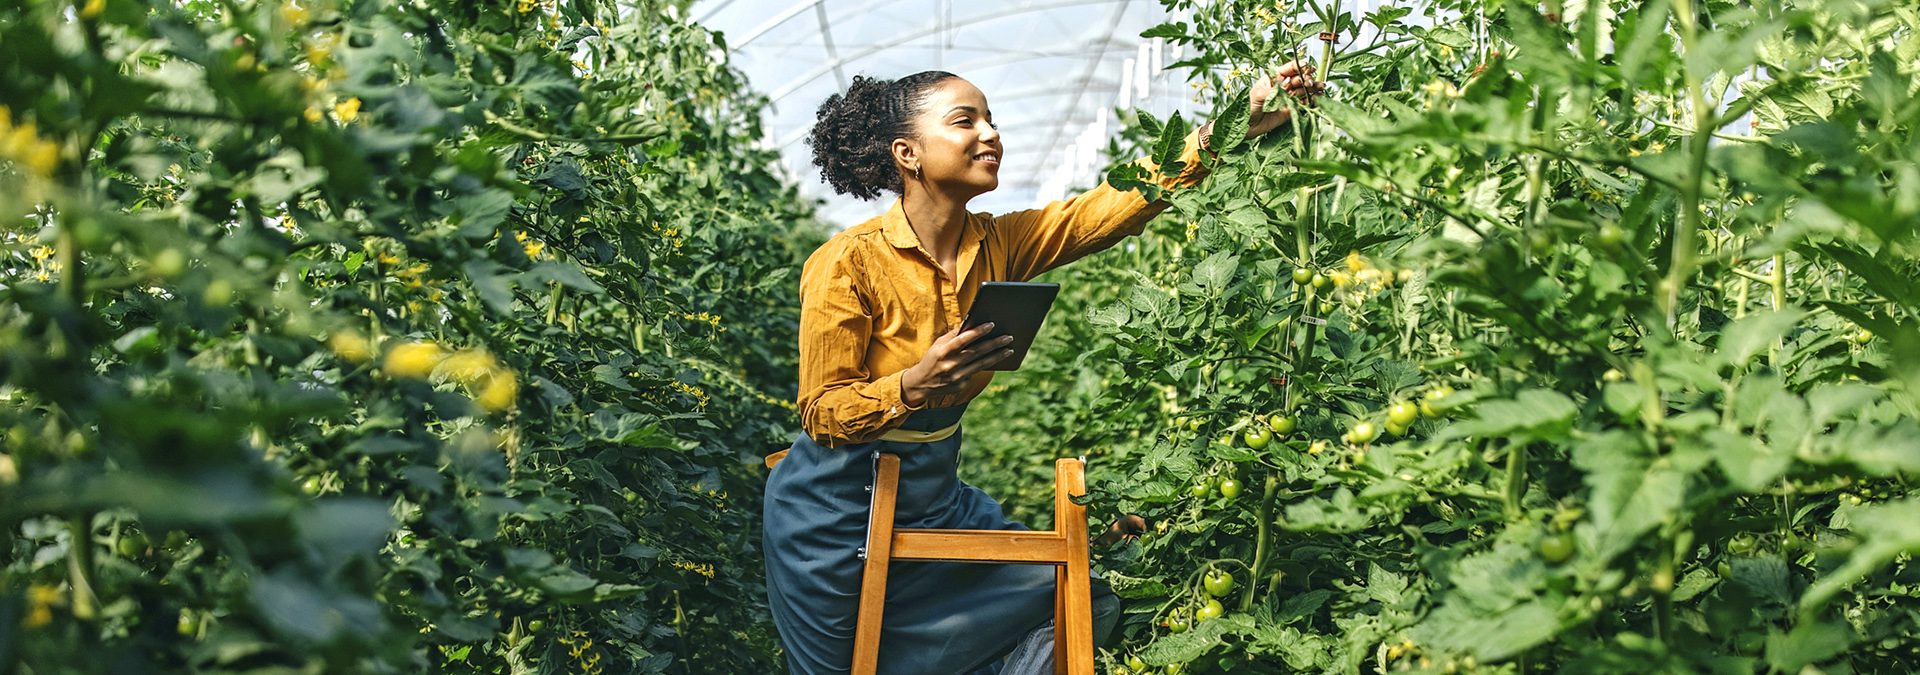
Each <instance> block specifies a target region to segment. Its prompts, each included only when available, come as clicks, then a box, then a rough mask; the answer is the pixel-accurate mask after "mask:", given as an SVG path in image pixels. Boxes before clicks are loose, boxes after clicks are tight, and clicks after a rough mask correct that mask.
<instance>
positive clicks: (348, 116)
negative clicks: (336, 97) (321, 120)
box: [333, 98, 360, 124]
mask: <svg viewBox="0 0 1920 675" xmlns="http://www.w3.org/2000/svg"><path fill="white" fill-rule="evenodd" d="M359 115H360V99H359V98H349V99H347V100H345V101H341V102H339V103H335V104H333V117H334V119H337V120H340V123H341V124H346V123H348V122H352V121H353V118H355V117H358V116H359Z"/></svg>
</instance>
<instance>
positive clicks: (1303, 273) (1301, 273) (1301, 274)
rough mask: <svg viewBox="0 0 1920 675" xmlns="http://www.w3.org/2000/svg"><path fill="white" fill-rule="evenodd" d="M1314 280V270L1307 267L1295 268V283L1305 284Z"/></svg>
mask: <svg viewBox="0 0 1920 675" xmlns="http://www.w3.org/2000/svg"><path fill="white" fill-rule="evenodd" d="M1309 281H1313V270H1310V269H1307V268H1305V267H1295V268H1293V283H1296V284H1304V283H1307V282H1309Z"/></svg>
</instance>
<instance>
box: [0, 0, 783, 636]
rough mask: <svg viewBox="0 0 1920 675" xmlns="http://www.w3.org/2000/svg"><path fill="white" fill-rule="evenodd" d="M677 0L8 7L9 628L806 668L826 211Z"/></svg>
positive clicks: (4, 21) (2, 413) (3, 161)
mask: <svg viewBox="0 0 1920 675" xmlns="http://www.w3.org/2000/svg"><path fill="white" fill-rule="evenodd" d="M683 10H684V8H683V7H681V6H678V5H674V4H667V3H654V2H638V3H622V4H619V5H615V4H613V3H610V2H592V1H586V0H582V1H579V2H565V3H561V4H558V5H556V4H554V3H551V2H539V1H536V0H514V1H509V2H479V3H474V2H427V3H392V2H384V1H382V0H341V1H339V2H300V3H273V2H268V3H258V4H248V3H241V4H235V3H215V2H187V3H175V2H151V3H149V2H141V1H139V0H95V1H93V2H83V3H73V4H69V3H63V2H41V1H36V0H29V1H27V2H16V3H9V4H6V5H4V6H0V106H3V107H0V181H4V185H5V186H6V187H5V189H4V190H3V191H0V211H3V212H4V213H5V214H6V218H7V220H6V223H7V225H6V226H5V228H4V232H3V233H0V238H4V250H5V252H4V254H3V255H4V262H3V263H0V265H4V266H5V268H6V281H5V283H4V287H0V305H3V306H4V309H3V310H0V376H4V389H0V391H4V395H0V398H4V405H0V429H5V438H4V441H3V443H4V453H3V454H0V525H4V527H0V531H4V532H5V533H6V534H5V535H4V536H5V537H6V546H5V550H6V558H5V565H6V567H5V570H4V577H3V579H4V580H3V581H0V659H4V660H5V661H4V662H3V663H0V668H6V669H16V668H17V669H19V670H21V671H22V672H40V673H55V672H102V671H107V670H140V669H149V670H159V671H189V670H191V671H251V670H275V671H284V670H289V669H298V670H304V671H321V670H326V671H343V672H344V671H369V672H394V671H400V670H405V671H419V670H429V669H430V670H436V671H470V672H492V673H504V672H516V673H517V672H560V671H571V672H587V673H600V672H622V673H629V672H630V673H652V672H714V673H739V672H769V671H773V670H777V669H778V668H779V665H778V664H779V663H780V660H781V659H780V658H779V657H778V655H777V650H776V648H775V644H774V640H773V636H772V634H771V633H772V631H771V630H770V627H769V624H768V623H767V620H766V617H765V609H764V604H763V602H762V601H761V598H763V597H764V595H765V593H764V589H763V585H762V581H761V580H760V579H761V573H760V569H761V565H760V562H759V557H758V556H759V551H758V529H757V520H758V514H759V505H758V501H757V495H758V485H759V483H760V481H761V480H762V478H761V476H762V473H761V472H760V471H757V470H756V469H755V468H754V464H755V463H757V461H758V458H759V455H760V454H762V453H763V452H764V451H765V450H767V449H768V447H769V446H772V445H774V444H776V443H778V442H780V441H781V440H783V439H784V438H786V437H787V436H788V435H790V434H791V433H792V430H793V419H792V414H791V404H790V403H789V402H790V401H791V400H792V399H793V397H794V393H795V392H794V390H793V387H794V383H793V374H794V373H793V363H794V354H793V351H792V345H793V344H794V341H793V340H792V338H791V335H792V331H793V329H794V324H795V318H794V317H795V307H796V305H797V302H796V301H795V297H794V292H793V288H792V286H793V284H792V283H791V282H792V276H791V272H790V270H792V269H793V268H794V267H796V266H797V265H798V263H799V261H800V260H801V259H802V258H803V257H804V255H805V254H806V252H808V251H810V250H811V249H812V247H813V246H814V245H815V244H817V243H818V241H819V236H820V235H819V234H818V230H817V229H816V227H815V226H814V225H813V224H812V222H811V220H810V212H809V211H808V210H807V208H806V207H805V206H804V204H803V203H802V202H801V201H800V200H798V199H797V198H796V197H795V195H794V194H793V193H792V192H791V191H790V190H788V189H786V188H784V187H783V186H782V185H781V184H780V183H779V181H778V180H777V179H776V178H775V177H774V176H773V175H771V174H770V173H769V172H768V171H767V169H766V167H767V166H768V165H769V162H770V160H771V159H772V155H771V153H768V152H766V151H763V150H755V149H752V145H753V143H755V142H756V141H757V139H758V137H759V130H758V126H757V124H758V123H757V110H758V106H759V100H758V99H756V98H754V97H752V96H749V95H746V94H745V93H744V88H743V84H742V82H741V81H740V80H739V78H738V76H737V74H736V73H735V72H733V71H732V70H730V69H729V68H728V67H727V66H726V64H725V63H724V62H722V61H717V60H716V58H717V56H716V55H719V54H724V49H723V45H722V44H721V43H720V42H719V40H718V39H717V38H716V37H714V36H712V35H710V34H708V33H707V32H705V31H704V30H703V29H700V28H698V27H696V26H692V25H690V24H689V23H687V22H685V21H684V20H683V19H682V18H681V17H680V13H681V12H682V11H683Z"/></svg>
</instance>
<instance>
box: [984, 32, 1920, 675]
mask: <svg viewBox="0 0 1920 675" xmlns="http://www.w3.org/2000/svg"><path fill="white" fill-rule="evenodd" d="M1170 4H1171V5H1173V6H1174V7H1175V8H1178V9H1183V10H1187V11H1189V12H1190V17H1191V18H1190V20H1188V21H1185V22H1181V23H1174V24H1168V25H1165V26H1161V27H1158V28H1155V29H1153V30H1152V31H1150V32H1149V34H1150V35H1154V36H1158V37H1163V38H1167V39H1171V40H1177V41H1182V42H1185V43H1187V44H1190V45H1193V46H1197V47H1199V48H1200V49H1201V56H1199V57H1198V58H1197V59H1195V60H1193V61H1191V62H1189V64H1188V65H1194V66H1199V68H1197V69H1196V72H1197V73H1199V75H1197V76H1196V77H1197V82H1196V85H1198V86H1197V87H1196V89H1197V90H1199V91H1202V92H1203V93H1205V92H1224V93H1227V94H1231V95H1222V96H1218V97H1216V98H1217V100H1219V101H1221V103H1220V104H1219V106H1220V107H1219V110H1218V111H1217V116H1218V117H1220V118H1223V119H1227V120H1231V118H1233V117H1234V116H1236V115H1239V114H1243V113H1241V112H1240V111H1236V110H1233V104H1231V103H1228V102H1229V101H1232V100H1234V99H1235V98H1237V97H1238V96H1241V95H1244V91H1245V90H1244V89H1235V87H1244V86H1246V83H1247V82H1248V81H1249V80H1250V79H1251V77H1252V75H1253V74H1254V73H1256V72H1258V71H1259V70H1260V69H1263V68H1268V67H1271V66H1273V65H1274V64H1276V63H1278V62H1281V61H1284V60H1286V59H1290V58H1296V57H1300V56H1305V57H1307V58H1310V59H1312V60H1313V61H1314V62H1315V63H1316V65H1318V66H1319V67H1320V69H1321V72H1322V73H1323V74H1324V76H1326V77H1327V78H1328V79H1329V80H1330V82H1332V83H1333V84H1334V93H1333V94H1332V95H1330V96H1329V97H1327V98H1325V99H1323V100H1321V101H1319V102H1318V104H1317V105H1315V106H1314V107H1312V108H1310V109H1307V110H1303V111H1301V114H1299V115H1298V116H1297V118H1298V123H1297V124H1295V125H1293V126H1292V127H1291V128H1289V129H1284V130H1283V131H1282V132H1280V133H1277V134H1274V135H1272V136H1269V137H1267V138H1265V139H1262V140H1260V141H1258V142H1255V143H1250V144H1248V145H1246V146H1243V147H1241V148H1238V149H1234V150H1230V151H1228V152H1226V153H1225V154H1223V156H1222V157H1221V158H1220V159H1219V161H1218V163H1217V165H1216V166H1215V167H1214V170H1213V174H1212V177H1211V178H1210V179H1209V180H1208V182H1207V183H1205V184H1203V185H1201V186H1199V187H1197V188H1194V189H1189V190H1183V191H1178V192H1175V193H1174V194H1173V195H1172V196H1171V199H1172V201H1173V204H1174V207H1173V209H1172V210H1170V211H1168V212H1167V214H1166V215H1165V216H1163V217H1162V218H1160V219H1159V220H1158V221H1156V224H1155V225H1154V226H1153V227H1152V228H1151V231H1150V232H1149V234H1147V235H1146V236H1144V237H1142V238H1141V239H1140V240H1138V241H1136V242H1130V243H1129V244H1128V245H1126V247H1125V248H1124V249H1123V250H1120V251H1115V252H1110V253H1106V254H1103V255H1102V256H1100V257H1096V258H1093V259H1090V260H1089V261H1088V262H1086V263H1083V264H1082V265H1080V266H1079V268H1078V269H1069V270H1063V271H1062V272H1059V273H1056V280H1060V281H1063V282H1065V283H1066V284H1067V285H1068V287H1069V288H1070V289H1071V290H1070V291H1069V292H1068V293H1067V294H1066V296H1065V297H1063V301H1062V304H1063V305H1064V307H1063V308H1062V309H1066V310H1069V311H1072V312H1075V315H1074V316H1072V317H1071V318H1070V319H1069V320H1068V321H1064V322H1060V323H1059V324H1057V325H1056V326H1054V328H1053V330H1054V331H1055V332H1054V335H1053V336H1052V337H1051V338H1050V339H1049V340H1047V341H1044V342H1043V343H1042V344H1043V345H1051V347H1050V348H1043V349H1042V350H1041V351H1040V352H1039V353H1037V354H1036V355H1035V357H1034V358H1030V359H1029V361H1028V364H1029V368H1030V370H1026V371H1022V372H1020V373H1015V374H1012V376H1011V377H1008V378H1006V379H1005V380H1002V381H1001V382H998V383H996V389H998V392H997V393H998V395H999V396H1001V397H1002V398H1001V399H999V400H997V401H996V400H992V399H989V400H987V401H983V402H982V404H981V407H982V408H983V410H985V411H986V412H989V413H990V414H992V413H994V411H996V410H998V408H999V407H1005V408H1007V409H1009V410H1020V411H1023V412H1024V411H1044V412H1040V413H1038V414H1037V415H1034V416H1033V417H1032V419H1027V420H1021V421H1019V422H1017V423H1013V424H1003V425H995V426H994V427H993V428H988V425H975V426H976V428H973V429H970V436H969V438H970V441H971V442H972V443H973V444H974V447H977V448H979V449H980V451H981V452H984V453H986V454H988V455H989V456H990V457H991V458H992V459H991V460H987V461H978V462H973V463H970V464H969V465H968V466H969V471H970V472H972V477H973V478H974V479H975V480H976V481H978V482H980V483H982V484H984V485H986V486H987V488H988V489H989V491H990V492H994V493H995V494H1008V495H1017V496H1019V497H1018V503H1017V506H1016V507H1015V508H1016V509H1017V512H1018V513H1020V514H1023V515H1024V516H1026V517H1039V514H1042V513H1044V512H1045V511H1044V507H1043V506H1041V504H1042V502H1040V501H1039V500H1037V499H1035V498H1034V497H1035V496H1036V495H1035V494H1034V491H1033V490H1032V488H1031V487H1029V486H1028V484H1030V483H1033V482H1035V481H1033V480H1032V479H1031V478H1030V477H1029V476H1026V475H1015V474H1009V473H1007V471H1008V470H1009V469H1008V467H1025V466H1038V465H1040V464H1041V463H1042V462H1040V460H1039V458H1037V457H1034V456H1033V455H1035V454H1036V453H1038V454H1042V455H1048V454H1060V455H1068V454H1086V455H1088V456H1090V457H1091V458H1092V459H1091V464H1092V467H1093V469H1094V474H1093V479H1092V482H1093V483H1095V491H1096V494H1095V495H1094V501H1095V503H1096V505H1097V506H1099V507H1100V509H1101V510H1104V511H1106V513H1108V514H1111V513H1114V512H1134V513H1141V514H1144V515H1147V516H1148V518H1149V519H1150V520H1153V521H1156V525H1157V526H1156V527H1155V528H1154V531H1153V533H1151V534H1150V535H1149V536H1148V537H1146V538H1145V539H1144V541H1143V542H1142V543H1141V544H1140V545H1137V546H1133V547H1129V548H1128V549H1127V550H1125V551H1122V552H1119V553H1117V554H1114V555H1110V556H1109V557H1107V558H1106V559H1105V561H1104V564H1105V566H1106V567H1107V569H1108V577H1109V578H1110V579H1111V580H1112V581H1113V583H1114V585H1115V588H1116V590H1117V591H1118V592H1119V593H1120V594H1121V595H1122V597H1124V598H1127V605H1126V611H1127V612H1128V616H1127V619H1126V620H1125V622H1124V633H1125V634H1124V636H1123V638H1122V641H1121V642H1120V643H1119V644H1115V645H1109V647H1110V649H1109V651H1108V654H1109V655H1110V656H1111V657H1112V658H1113V661H1111V662H1110V663H1111V664H1112V665H1114V666H1115V667H1116V668H1126V667H1127V666H1125V665H1124V664H1125V663H1126V661H1127V659H1128V658H1130V657H1137V658H1138V659H1140V660H1141V662H1142V663H1144V664H1147V665H1149V666H1152V667H1155V668H1158V667H1160V666H1162V665H1164V664H1169V663H1186V664H1187V665H1186V668H1187V672H1292V671H1307V672H1327V673H1353V672H1360V671H1370V672H1371V671H1399V670H1411V671H1416V672H1466V671H1473V670H1476V669H1478V670H1487V671H1494V672H1561V673H1647V672H1692V673H1700V672H1718V673H1736V672H1737V673H1751V672H1762V671H1774V672H1802V669H1803V668H1805V667H1809V666H1812V667H1814V668H1815V669H1816V670H1818V671H1820V672H1889V673H1891V672H1905V671H1906V670H1908V669H1909V666H1908V665H1907V664H1909V663H1911V661H1912V659H1913V658H1914V657H1915V655H1916V649H1917V648H1920V639H1917V638H1916V634H1917V633H1916V631H1917V630H1920V626H1916V624H1915V617H1916V616H1920V614H1916V613H1915V612H1916V610H1920V600H1916V598H1915V595H1914V593H1915V591H1914V587H1913V584H1914V580H1915V574H1916V572H1917V571H1916V570H1915V568H1913V567H1912V566H1911V565H1910V563H1909V558H1908V556H1909V555H1910V554H1911V553H1912V552H1914V551H1915V550H1920V548H1917V547H1920V539H1916V538H1915V536H1914V534H1915V533H1914V532H1913V526H1912V525H1911V524H1910V523H1911V522H1912V521H1913V518H1914V514H1913V509H1914V508H1915V506H1914V502H1913V501H1912V498H1911V497H1910V496H1909V493H1908V489H1907V487H1906V486H1907V485H1908V482H1909V481H1910V480H1911V479H1912V478H1913V477H1914V476H1915V471H1916V470H1920V442H1917V441H1916V440H1915V439H1916V435H1915V432H1916V431H1920V422H1916V414H1920V401H1916V399H1915V398H1914V396H1913V393H1912V392H1913V391H1915V390H1916V389H1915V387H1916V385H1920V376H1916V373H1920V324H1917V323H1916V322H1915V312H1916V311H1920V304H1916V301H1917V300H1920V295H1917V294H1916V291H1915V289H1914V288H1913V286H1912V282H1911V278H1912V277H1913V276H1914V274H1915V273H1916V272H1920V256H1917V255H1916V249H1915V245H1916V243H1917V241H1916V237H1915V226H1916V224H1920V220H1917V219H1920V201H1916V199H1915V197H1914V195H1920V146H1916V145H1915V142H1914V136H1913V130H1914V128H1915V123H1916V122H1917V121H1920V104H1916V103H1915V102H1914V101H1915V97H1914V96H1913V95H1912V94H1913V92H1914V91H1915V90H1916V87H1917V86H1920V66H1916V61H1915V57H1916V56H1920V39H1917V38H1916V36H1915V31H1916V28H1920V15H1916V14H1915V13H1914V11H1913V10H1912V8H1910V7H1907V6H1905V5H1902V4H1900V3H1871V2H1869V3H1851V2H1833V3H1821V2H1780V3H1746V4H1738V5H1736V4H1728V3H1705V4H1699V5H1696V4H1694V3H1692V2H1686V1H1684V0H1682V1H1677V2H1650V3H1625V2H1591V3H1566V4H1564V5H1563V4H1562V3H1559V2H1550V3H1547V4H1546V5H1545V6H1536V5H1525V4H1520V5H1516V4H1513V3H1485V4H1482V3H1477V2H1441V3H1432V4H1421V5H1416V6H1411V7H1397V6H1385V7H1380V8H1377V9H1374V10H1372V11H1370V12H1368V13H1365V14H1360V13H1357V12H1354V11H1353V8H1352V7H1348V6H1342V5H1340V4H1338V3H1334V4H1316V3H1308V4H1306V5H1304V6H1292V5H1282V6H1280V7H1278V8H1276V7H1274V6H1272V5H1268V4H1261V3H1243V2H1222V3H1205V4H1194V3H1185V2H1173V3H1170ZM1296 12H1297V13H1296ZM1302 46H1306V47H1311V49H1310V50H1303V49H1301V47H1302ZM1160 126H1161V125H1160V123H1159V122H1157V121H1155V120H1151V119H1148V118H1146V117H1145V116H1144V115H1143V116H1140V118H1139V122H1138V123H1137V124H1136V125H1134V126H1133V127H1131V128H1130V131H1129V133H1130V134H1131V135H1130V141H1131V143H1130V146H1129V147H1125V148H1123V147H1120V146H1116V147H1115V148H1114V149H1113V150H1114V155H1115V156H1116V157H1117V158H1124V157H1126V156H1129V155H1132V154H1136V153H1153V152H1157V148H1160V147H1164V143H1165V142H1166V140H1167V139H1166V136H1164V135H1163V134H1162V133H1161V131H1162V130H1161V129H1160V128H1159V127H1160ZM1116 176H1117V177H1119V178H1123V179H1124V178H1129V176H1126V175H1125V174H1116ZM1296 270H1300V271H1301V273H1300V274H1298V275H1296V274H1295V271H1296ZM1116 291H1117V293H1116ZM1409 410H1418V411H1420V412H1421V413H1422V414H1421V415H1420V416H1418V417H1417V418H1409V416H1408V415H1407V411H1409ZM1278 417H1286V418H1288V419H1287V421H1286V423H1284V424H1281V425H1280V426H1282V427H1286V426H1292V427H1293V429H1291V430H1289V432H1288V433H1279V434H1274V438H1272V439H1270V441H1268V442H1266V443H1261V442H1259V441H1257V440H1256V441H1254V442H1253V443H1249V440H1252V439H1251V438H1250V437H1249V436H1248V435H1247V434H1246V431H1247V430H1249V429H1251V428H1253V427H1255V426H1256V425H1268V426H1269V428H1272V421H1273V420H1275V418H1278ZM992 418H993V419H996V420H1004V419H1007V418H1008V416H1007V415H1001V414H993V415H992ZM1255 436H1256V437H1257V436H1258V434H1255ZM1255 446H1259V447H1255ZM1226 478H1232V479H1235V480H1237V481H1239V482H1241V483H1244V484H1246V485H1247V486H1248V488H1249V489H1247V491H1246V492H1247V494H1246V495H1244V496H1242V497H1241V498H1239V499H1232V498H1228V497H1225V496H1223V495H1222V494H1221V493H1219V492H1217V491H1214V490H1209V489H1205V488H1194V489H1189V488H1190V486H1195V485H1196V484H1198V485H1202V486H1204V485H1212V484H1216V483H1217V482H1218V481H1219V480H1221V479H1226ZM1002 486H1006V487H1002ZM1218 572H1226V573H1230V574H1232V575H1234V578H1235V582H1236V584H1237V586H1236V588H1237V590H1236V591H1235V592H1234V593H1233V594H1231V595H1230V597H1229V598H1228V599H1229V600H1230V602H1228V603H1226V609H1227V611H1226V613H1225V615H1224V616H1223V617H1221V618H1217V619H1212V620H1208V621H1201V622H1199V623H1197V624H1194V625H1193V626H1192V627H1191V630H1185V631H1174V630H1172V629H1173V628H1174V627H1175V626H1174V624H1177V623H1179V622H1180V621H1181V620H1184V618H1185V617H1188V616H1192V615H1193V613H1194V612H1195V611H1197V610H1199V609H1200V608H1202V607H1203V606H1204V605H1205V603H1206V602H1207V600H1208V597H1209V595H1208V594H1207V593H1206V590H1205V588H1204V587H1203V586H1204V581H1203V577H1205V576H1209V575H1213V574H1217V573H1218Z"/></svg>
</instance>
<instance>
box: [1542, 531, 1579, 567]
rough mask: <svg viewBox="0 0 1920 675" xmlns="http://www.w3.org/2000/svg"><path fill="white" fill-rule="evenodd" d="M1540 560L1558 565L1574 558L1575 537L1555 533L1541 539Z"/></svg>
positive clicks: (1563, 533)
mask: <svg viewBox="0 0 1920 675" xmlns="http://www.w3.org/2000/svg"><path fill="white" fill-rule="evenodd" d="M1539 550H1540V558H1541V559H1542V560H1545V561H1547V562H1550V563H1553V564H1555V565H1558V564H1560V563H1563V562H1566V561H1567V559H1569V558H1572V557H1573V535H1570V534H1567V533H1565V532H1555V533H1553V534H1549V535H1547V536H1545V537H1542V538H1541V539H1540V543H1539Z"/></svg>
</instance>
